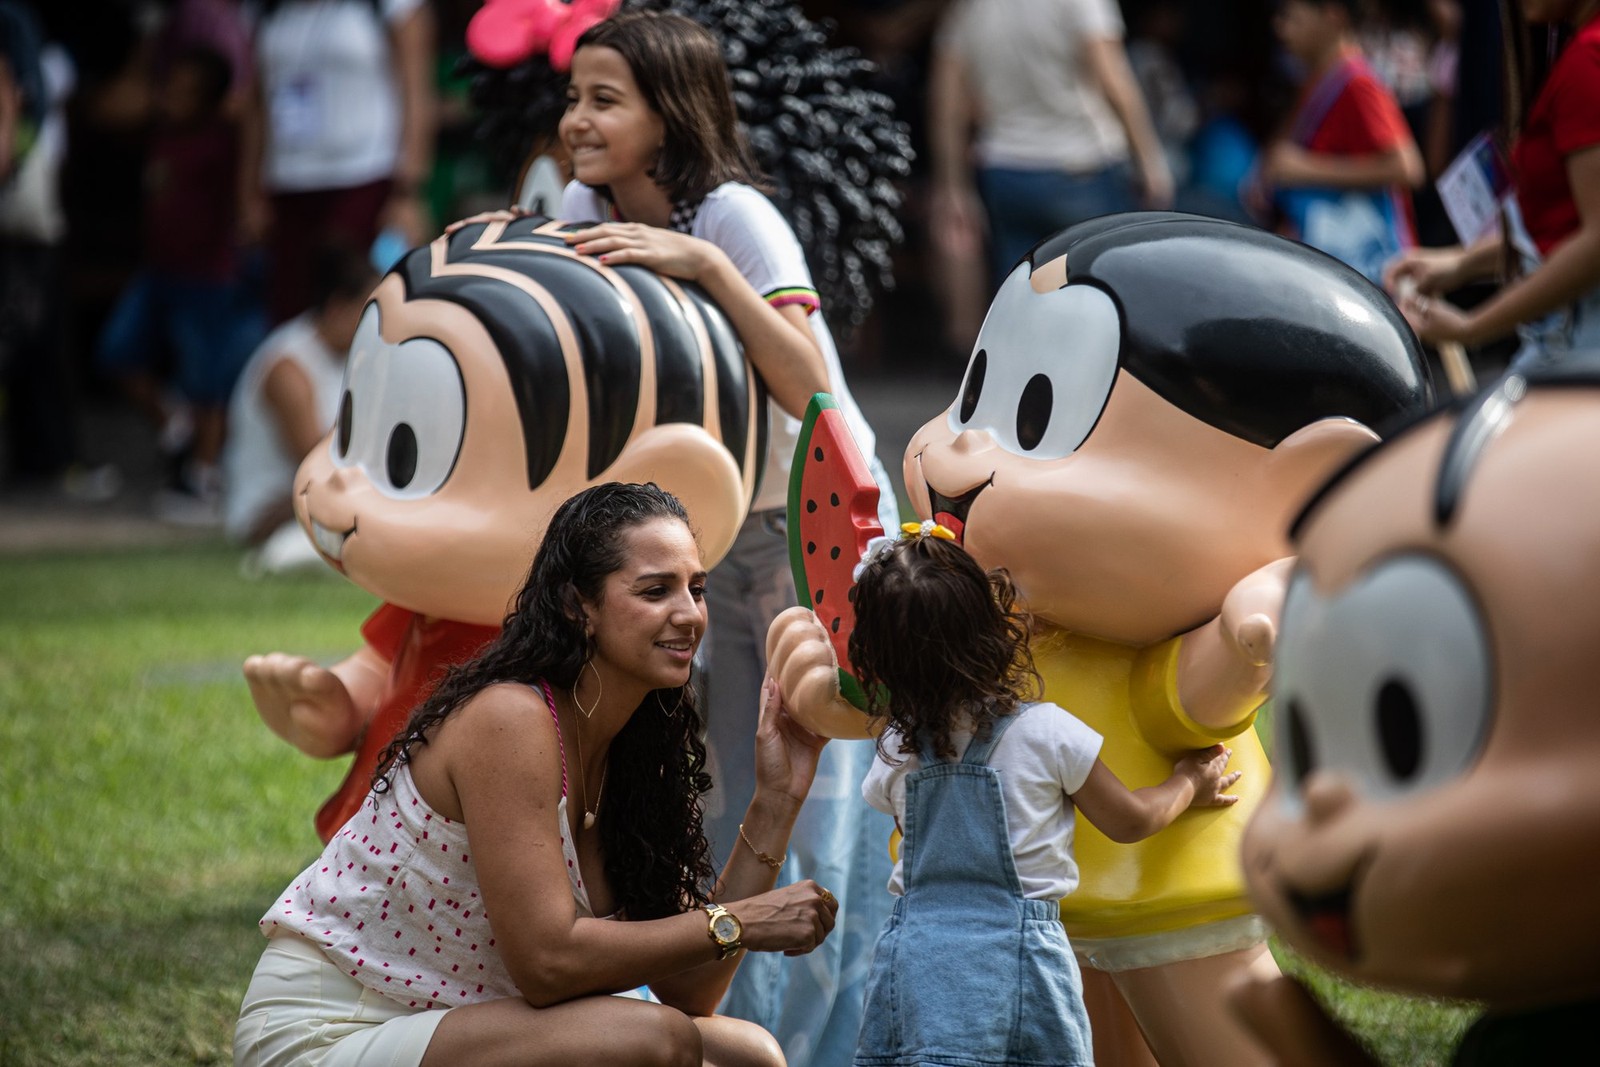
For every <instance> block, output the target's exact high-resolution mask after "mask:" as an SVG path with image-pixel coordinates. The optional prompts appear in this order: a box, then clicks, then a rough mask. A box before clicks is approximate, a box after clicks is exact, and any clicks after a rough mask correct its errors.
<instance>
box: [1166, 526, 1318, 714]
mask: <svg viewBox="0 0 1600 1067" xmlns="http://www.w3.org/2000/svg"><path fill="white" fill-rule="evenodd" d="M1293 569H1294V557H1292V556H1286V557H1284V558H1283V559H1279V560H1274V561H1273V562H1271V563H1268V564H1267V565H1266V566H1264V567H1261V568H1259V569H1258V570H1254V571H1251V572H1250V573H1249V574H1247V575H1245V576H1244V577H1243V578H1241V579H1239V580H1238V581H1237V582H1235V583H1234V585H1233V588H1232V589H1230V590H1228V594H1227V596H1225V597H1223V598H1222V610H1221V611H1220V612H1218V614H1217V617H1216V618H1214V619H1212V620H1211V621H1210V622H1208V623H1205V624H1203V625H1201V626H1199V627H1197V628H1195V629H1193V630H1191V631H1189V632H1188V633H1187V634H1184V635H1183V644H1182V645H1181V646H1179V650H1178V697H1179V699H1180V700H1181V701H1182V703H1183V709H1184V711H1185V712H1187V713H1188V714H1189V716H1190V717H1191V718H1193V719H1194V720H1195V721H1196V722H1198V723H1201V724H1203V725H1205V726H1207V727H1210V728H1212V729H1214V730H1223V731H1226V730H1235V731H1236V730H1239V729H1243V728H1244V727H1245V725H1246V724H1247V723H1248V722H1249V717H1250V715H1251V713H1253V712H1254V710H1255V709H1256V707H1258V706H1259V705H1260V703H1261V700H1262V698H1263V696H1264V695H1265V694H1266V691H1267V682H1268V681H1269V680H1270V679H1271V678H1272V654H1273V651H1274V649H1275V648H1276V647H1277V644H1278V619H1279V618H1280V617H1281V616H1282V614H1283V597H1284V593H1285V592H1286V591H1287V589H1288V587H1289V572H1290V571H1291V570H1293Z"/></svg>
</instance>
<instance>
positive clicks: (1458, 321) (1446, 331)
mask: <svg viewBox="0 0 1600 1067" xmlns="http://www.w3.org/2000/svg"><path fill="white" fill-rule="evenodd" d="M1398 306H1399V308H1400V314H1402V315H1404V316H1405V317H1406V321H1407V322H1409V323H1410V324H1411V328H1412V329H1413V330H1415V331H1416V334H1417V338H1418V339H1419V340H1422V341H1426V342H1428V343H1429V344H1435V345H1436V344H1439V343H1441V342H1443V341H1456V342H1459V343H1461V344H1472V343H1474V342H1475V340H1476V338H1475V333H1476V330H1475V324H1474V322H1473V319H1472V317H1471V316H1470V315H1468V314H1467V313H1466V312H1464V311H1462V310H1461V309H1460V308H1458V307H1456V306H1455V305H1454V304H1452V303H1450V301H1448V300H1446V299H1444V298H1443V297H1439V296H1429V295H1428V294H1427V293H1425V292H1422V291H1421V290H1420V289H1418V290H1411V291H1408V292H1407V293H1406V295H1404V296H1402V297H1401V298H1400V301H1399V305H1398Z"/></svg>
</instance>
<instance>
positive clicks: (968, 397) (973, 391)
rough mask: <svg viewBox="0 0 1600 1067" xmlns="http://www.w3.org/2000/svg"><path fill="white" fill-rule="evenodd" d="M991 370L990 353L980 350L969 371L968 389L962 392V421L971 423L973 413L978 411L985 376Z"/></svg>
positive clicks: (974, 357) (973, 358)
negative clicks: (985, 372)
mask: <svg viewBox="0 0 1600 1067" xmlns="http://www.w3.org/2000/svg"><path fill="white" fill-rule="evenodd" d="M988 368H989V353H987V352H985V351H984V350H983V349H981V348H980V349H978V354H977V355H975V356H973V357H972V369H971V370H969V371H967V387H966V388H965V389H963V390H962V391H961V421H962V422H971V421H972V413H973V412H974V411H977V410H978V397H979V395H981V394H982V393H983V374H984V371H986V370H988Z"/></svg>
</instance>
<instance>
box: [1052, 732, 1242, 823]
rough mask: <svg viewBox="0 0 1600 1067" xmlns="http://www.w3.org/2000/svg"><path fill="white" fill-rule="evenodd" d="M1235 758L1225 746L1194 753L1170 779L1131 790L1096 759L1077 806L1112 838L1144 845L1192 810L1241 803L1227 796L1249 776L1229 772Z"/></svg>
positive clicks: (1076, 796) (1075, 800)
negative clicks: (1229, 791) (1240, 780)
mask: <svg viewBox="0 0 1600 1067" xmlns="http://www.w3.org/2000/svg"><path fill="white" fill-rule="evenodd" d="M1232 754H1233V750H1232V749H1230V748H1224V747H1223V746H1222V745H1212V746H1211V747H1210V748H1206V749H1200V750H1199V751H1196V752H1191V753H1189V754H1188V755H1186V756H1184V757H1183V758H1182V759H1180V760H1179V761H1178V762H1177V763H1176V764H1175V765H1174V766H1173V768H1172V776H1171V777H1170V778H1168V779H1167V780H1166V781H1164V782H1162V783H1161V784H1160V785H1148V786H1145V787H1143V788H1142V789H1129V788H1128V787H1127V786H1125V785H1123V784H1122V779H1120V778H1118V777H1117V776H1116V773H1115V772H1113V771H1112V770H1111V768H1110V767H1107V766H1106V765H1105V764H1104V763H1103V762H1102V761H1100V760H1095V761H1094V768H1093V769H1092V770H1091V771H1090V772H1089V777H1088V779H1087V780H1085V781H1084V783H1083V787H1082V788H1081V789H1079V790H1078V791H1077V792H1076V793H1074V794H1072V802H1073V803H1074V804H1076V805H1077V806H1078V810H1079V811H1081V812H1083V814H1084V816H1085V817H1086V818H1087V819H1088V820H1089V821H1090V822H1092V823H1094V825H1095V828H1096V829H1098V830H1099V831H1100V832H1101V833H1103V834H1105V835H1106V836H1107V837H1109V838H1111V840H1113V841H1120V842H1122V843H1123V844H1130V843H1132V842H1134V841H1142V840H1144V839H1145V838H1147V837H1149V836H1150V835H1151V834H1154V833H1156V832H1157V831H1158V830H1163V829H1165V828H1166V827H1167V826H1168V825H1170V824H1171V823H1172V820H1173V819H1176V818H1177V817H1178V816H1179V815H1182V814H1183V813H1184V812H1185V811H1188V810H1189V809H1190V808H1204V807H1226V806H1228V805H1230V804H1234V803H1237V802H1238V800H1239V798H1238V797H1237V796H1231V795H1229V794H1227V793H1225V792H1224V790H1226V789H1227V788H1229V787H1230V786H1232V785H1233V783H1235V782H1237V781H1238V780H1239V776H1240V775H1241V774H1243V773H1244V772H1243V771H1234V772H1232V773H1231V774H1227V773H1224V768H1226V767H1227V764H1228V757H1229V756H1231V755H1232Z"/></svg>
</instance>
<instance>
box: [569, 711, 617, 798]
mask: <svg viewBox="0 0 1600 1067" xmlns="http://www.w3.org/2000/svg"><path fill="white" fill-rule="evenodd" d="M574 700H576V698H574ZM572 725H573V731H572V732H573V736H574V737H576V738H577V739H578V771H579V772H580V773H581V774H582V775H583V781H582V782H580V783H579V788H580V789H582V790H583V828H584V829H585V830H593V829H594V820H595V816H596V815H597V814H598V813H599V811H600V799H601V798H602V797H604V796H605V795H606V772H607V771H609V770H610V769H611V761H610V760H609V759H608V760H606V762H605V765H604V766H602V767H601V768H600V788H599V789H597V790H595V794H594V807H593V808H592V809H591V808H590V807H589V769H588V766H587V765H586V764H585V763H584V762H583V724H582V723H581V722H579V723H573V724H572Z"/></svg>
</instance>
